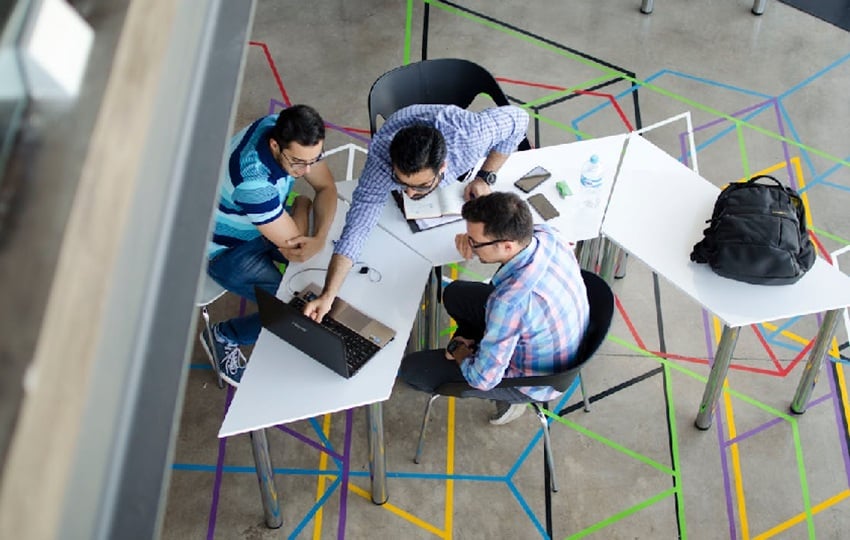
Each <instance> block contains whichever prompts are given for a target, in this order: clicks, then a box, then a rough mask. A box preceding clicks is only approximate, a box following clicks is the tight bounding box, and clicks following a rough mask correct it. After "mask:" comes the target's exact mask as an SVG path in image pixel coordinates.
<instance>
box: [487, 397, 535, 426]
mask: <svg viewBox="0 0 850 540" xmlns="http://www.w3.org/2000/svg"><path fill="white" fill-rule="evenodd" d="M495 403H496V414H494V415H493V416H491V417H490V423H491V424H493V425H494V426H502V425H504V424H507V423H508V422H513V421H514V420H516V419H517V418H519V417H520V416H522V413H524V412H525V409H526V408H527V407H528V404H526V403H508V402H507V401H496V402H495Z"/></svg>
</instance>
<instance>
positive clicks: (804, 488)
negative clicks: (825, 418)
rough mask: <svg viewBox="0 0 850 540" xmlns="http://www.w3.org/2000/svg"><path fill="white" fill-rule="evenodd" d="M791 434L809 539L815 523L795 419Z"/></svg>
mask: <svg viewBox="0 0 850 540" xmlns="http://www.w3.org/2000/svg"><path fill="white" fill-rule="evenodd" d="M791 434H792V436H793V438H794V453H795V455H796V457H797V474H799V475H800V494H801V495H802V496H803V510H804V511H805V512H806V527H807V528H808V530H809V538H814V537H815V521H814V517H815V516H814V513H813V512H812V498H811V495H810V494H809V481H808V479H807V478H806V466H805V465H806V464H805V462H804V461H803V442H802V441H801V440H800V429H799V426H798V424H797V421H796V419H795V420H794V422H792V423H791Z"/></svg>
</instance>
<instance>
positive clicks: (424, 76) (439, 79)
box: [369, 58, 531, 150]
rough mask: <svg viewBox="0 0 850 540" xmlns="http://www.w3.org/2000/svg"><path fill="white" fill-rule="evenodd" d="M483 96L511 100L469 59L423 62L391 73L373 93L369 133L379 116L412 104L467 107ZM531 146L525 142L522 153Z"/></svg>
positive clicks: (504, 101) (499, 101) (374, 86)
mask: <svg viewBox="0 0 850 540" xmlns="http://www.w3.org/2000/svg"><path fill="white" fill-rule="evenodd" d="M479 94H485V95H487V96H489V97H490V99H492V100H493V102H494V103H495V104H496V105H499V106H502V105H509V104H510V103H509V102H508V98H507V96H506V95H505V93H504V92H503V91H502V89H501V87H500V86H499V83H498V82H497V81H496V79H495V78H494V77H493V76H492V75H491V74H490V72H489V71H487V70H486V69H484V68H483V67H481V66H479V65H478V64H476V63H474V62H470V61H469V60H463V59H460V58H438V59H434V60H423V61H421V62H415V63H413V64H408V65H406V66H401V67H398V68H395V69H393V70H392V71H388V72H386V73H384V74H383V75H381V76H380V77H378V79H377V80H376V81H375V82H374V84H372V88H371V89H370V90H369V131H370V132H371V133H372V135H374V134H375V131H377V129H378V128H377V121H378V116H381V117H382V118H383V119H384V120H386V119H387V118H389V116H390V115H391V114H392V113H394V112H396V111H397V110H399V109H401V108H404V107H407V106H408V105H417V104H424V105H457V106H458V107H462V108H464V109H465V108H467V107H469V105H470V104H471V103H472V102H473V101H474V100H475V98H476V97H477V96H478V95H479ZM529 148H531V145H530V144H529V143H528V139H523V141H522V142H521V143H520V145H519V149H520V150H528V149H529Z"/></svg>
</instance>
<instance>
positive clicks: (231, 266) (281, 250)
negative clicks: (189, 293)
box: [200, 105, 337, 386]
mask: <svg viewBox="0 0 850 540" xmlns="http://www.w3.org/2000/svg"><path fill="white" fill-rule="evenodd" d="M324 142H325V125H324V121H323V120H322V117H321V116H319V113H317V112H316V111H315V110H314V109H313V108H312V107H309V106H307V105H293V106H291V107H289V108H287V109H284V110H283V111H281V112H280V114H278V115H269V116H265V117H263V118H260V119H259V120H257V121H255V122H253V123H252V124H251V125H249V126H248V127H246V128H244V129H242V130H241V131H239V133H237V134H236V135H234V136H233V138H232V139H231V140H230V154H229V158H228V160H227V164H226V167H225V172H224V178H223V180H222V183H221V191H220V196H219V202H218V205H217V207H216V209H215V224H214V229H213V235H212V239H211V240H210V242H209V245H208V247H207V255H208V257H209V264H208V266H207V272H208V273H209V275H210V276H211V277H212V278H213V279H214V280H215V281H216V282H218V283H219V284H220V285H221V286H222V287H224V288H225V289H227V290H229V291H231V292H234V293H236V294H238V295H239V296H242V297H243V298H247V299H249V300H251V301H254V302H256V298H255V297H254V286H255V285H256V286H258V287H261V288H263V289H265V290H267V291H269V292H271V293H272V294H276V293H277V289H278V286H279V285H280V281H281V277H282V276H281V273H280V272H281V271H280V269H279V265H280V264H285V263H286V262H287V260H291V261H305V260H307V259H309V258H310V257H312V256H313V255H315V254H316V253H318V252H319V251H320V250H321V249H322V248H323V247H324V244H325V242H326V240H327V235H328V232H329V230H330V227H331V224H332V223H333V218H334V214H335V212H336V202H337V192H336V184H335V183H334V179H333V175H332V174H331V172H330V169H328V167H327V164H325V163H324V162H322V161H321V160H322V157H323V152H324ZM296 178H303V179H304V180H306V181H307V183H308V184H309V185H310V187H312V188H313V190H315V193H316V194H315V198H314V200H312V201H311V200H310V199H309V198H308V197H306V196H303V195H302V196H298V197H294V198H293V201H292V202H291V205H290V204H287V202H288V200H289V199H290V198H291V197H290V195H291V192H292V186H293V184H294V182H295V179H296ZM311 212H312V214H313V221H314V231H313V233H312V234H310V231H309V223H310V214H311ZM260 329H261V324H260V318H259V315H258V314H256V313H253V314H251V315H248V316H245V317H237V318H234V319H230V320H227V321H223V322H220V323H218V324H215V325H213V327H212V330H213V332H212V334H213V335H212V336H209V335H207V331H206V329H205V330H204V331H203V332H202V333H201V336H200V338H201V343H202V344H203V347H204V350H205V351H206V353H207V355H208V356H209V357H210V362H215V359H214V357H213V354H212V352H213V351H212V350H211V347H213V348H214V349H215V353H216V355H215V356H216V357H217V359H218V363H219V367H220V372H221V375H222V379H224V380H226V381H227V382H228V383H230V384H232V385H234V386H235V385H238V383H239V380H240V379H241V377H242V372H243V371H244V369H245V357H244V355H243V354H242V351H241V350H240V349H239V346H240V345H250V344H253V343H254V342H256V341H257V337H258V336H259V334H260Z"/></svg>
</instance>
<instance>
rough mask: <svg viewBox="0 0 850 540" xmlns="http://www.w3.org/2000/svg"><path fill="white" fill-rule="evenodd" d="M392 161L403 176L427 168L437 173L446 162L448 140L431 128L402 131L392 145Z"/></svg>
mask: <svg viewBox="0 0 850 540" xmlns="http://www.w3.org/2000/svg"><path fill="white" fill-rule="evenodd" d="M390 160H391V161H392V164H393V165H395V166H396V168H397V169H398V170H399V171H400V172H401V173H403V174H414V173H418V172H419V171H421V170H423V169H426V168H428V169H431V170H432V171H434V172H435V173H437V172H439V171H440V167H441V166H442V165H443V162H444V161H445V160H446V140H445V139H444V138H443V134H442V133H440V131H439V130H438V129H436V128H433V127H431V126H425V125H417V126H409V127H406V128H403V129H400V130H399V131H398V132H397V133H396V134H395V136H394V137H393V141H392V142H391V143H390Z"/></svg>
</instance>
